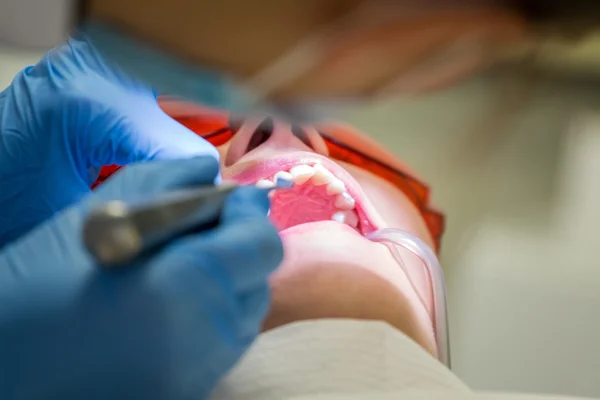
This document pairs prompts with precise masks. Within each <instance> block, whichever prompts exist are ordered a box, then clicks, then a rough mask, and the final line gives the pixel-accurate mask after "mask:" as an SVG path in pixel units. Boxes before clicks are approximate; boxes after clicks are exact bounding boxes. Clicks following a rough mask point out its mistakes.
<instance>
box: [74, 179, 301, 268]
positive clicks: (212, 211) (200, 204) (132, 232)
mask: <svg viewBox="0 0 600 400" xmlns="http://www.w3.org/2000/svg"><path fill="white" fill-rule="evenodd" d="M292 186H293V183H292V182H290V181H287V180H284V179H278V180H277V182H276V183H275V186H274V187H273V188H269V189H266V190H273V189H286V188H290V187H292ZM238 187H239V185H237V184H235V183H229V184H223V185H220V186H209V187H208V186H207V187H200V188H195V189H184V190H178V191H173V192H169V193H166V194H164V195H161V196H158V197H155V198H153V199H151V200H146V201H140V202H135V203H127V202H123V201H119V200H115V201H110V202H108V203H105V204H103V205H101V206H99V207H97V208H96V209H94V210H92V212H91V213H90V214H89V216H88V217H87V219H86V221H85V223H84V228H83V242H84V245H85V247H86V248H87V250H88V251H89V252H90V254H91V255H92V256H93V257H94V258H95V259H96V261H97V262H98V263H99V264H100V265H102V266H105V267H111V266H116V265H119V264H123V263H126V262H128V261H131V260H133V259H134V258H135V257H137V256H139V255H142V254H143V253H144V252H145V251H147V250H150V249H152V248H154V247H156V246H158V245H161V244H164V243H165V242H167V241H168V240H170V239H172V238H174V237H176V236H177V235H181V234H184V233H186V232H189V231H191V230H203V229H209V228H211V227H214V226H215V224H216V223H218V220H219V218H220V215H221V211H222V209H223V206H224V204H225V200H226V199H227V197H228V196H229V194H231V192H232V191H234V190H235V189H237V188H238Z"/></svg>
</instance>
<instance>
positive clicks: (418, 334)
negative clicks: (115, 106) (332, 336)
mask: <svg viewBox="0 0 600 400" xmlns="http://www.w3.org/2000/svg"><path fill="white" fill-rule="evenodd" d="M166 110H167V112H169V113H170V114H171V115H173V114H174V113H175V114H176V112H175V111H174V110H169V109H168V108H167V109H166ZM179 112H183V113H185V110H183V109H181V108H180V109H179ZM237 126H238V127H239V129H238V130H237V133H236V134H235V136H234V137H233V139H232V140H230V141H229V142H228V143H227V144H225V145H222V146H220V147H219V148H218V149H219V152H220V154H221V163H222V175H223V178H224V180H235V181H237V182H240V183H243V184H255V185H258V186H262V187H268V186H271V185H273V180H274V179H276V177H278V176H281V177H284V178H287V179H291V180H293V181H294V183H295V186H294V188H293V189H291V190H285V191H277V192H273V193H272V194H273V196H272V198H271V210H270V215H269V218H270V219H271V221H272V222H273V223H274V224H275V226H276V227H277V228H278V230H279V233H280V236H281V238H282V240H283V244H284V248H285V258H284V261H283V264H282V265H281V266H280V268H279V269H278V270H277V271H276V272H275V273H274V274H273V275H272V276H271V280H270V282H271V286H272V300H273V302H272V307H271V310H270V313H269V315H268V317H267V320H266V321H265V324H264V330H268V329H272V328H275V327H277V326H281V325H284V324H286V323H290V322H294V321H299V320H306V319H318V318H336V317H339V318H357V319H375V320H383V321H387V322H388V323H390V324H391V325H393V326H395V327H397V328H398V329H400V330H402V331H403V332H405V333H406V334H407V335H409V336H410V337H411V338H413V339H414V340H415V341H416V342H417V343H419V344H421V345H422V346H423V347H425V348H426V349H427V350H428V351H430V352H431V353H432V354H435V353H436V348H435V337H434V332H433V327H432V319H431V317H430V315H431V314H432V308H433V304H432V293H431V290H432V289H431V283H430V279H429V276H428V274H427V272H426V270H425V267H424V265H423V264H422V263H421V262H420V261H419V260H417V259H416V257H414V256H411V255H410V254H409V253H408V252H406V253H404V254H402V255H403V256H404V262H405V267H406V270H407V271H408V273H405V272H404V271H403V270H402V268H400V267H399V265H398V263H397V262H396V261H395V259H394V258H393V257H392V255H391V253H390V251H389V250H388V249H387V248H386V247H385V246H383V245H382V244H379V243H375V242H372V241H370V240H368V239H366V238H365V237H364V235H365V234H367V233H369V232H372V231H375V230H377V229H380V228H384V227H394V228H400V229H403V230H406V231H408V232H410V233H412V234H414V235H415V236H417V237H419V238H420V239H422V240H423V241H425V242H426V243H428V244H429V245H430V246H432V247H433V241H432V238H431V236H430V234H429V231H428V229H427V227H426V225H425V222H424V221H423V218H422V217H421V214H420V213H419V211H418V210H417V209H416V208H415V207H414V206H413V204H412V203H411V202H410V201H409V199H408V198H407V197H406V195H405V194H404V193H403V192H402V191H400V190H399V189H397V188H396V187H395V186H394V185H392V184H390V183H388V182H387V181H384V180H383V179H381V178H379V177H377V176H375V175H373V174H371V173H369V172H368V171H366V170H363V169H361V168H359V167H356V166H354V165H350V164H346V163H341V162H336V161H334V160H332V159H330V158H329V157H327V150H326V148H325V145H324V143H323V140H322V139H321V137H320V135H319V134H318V133H317V131H316V130H315V129H314V128H312V127H300V126H291V125H290V124H289V123H286V122H282V121H278V120H275V121H273V120H272V119H270V118H248V119H245V120H243V121H240V123H239V124H237ZM323 129H327V127H320V130H321V131H322V130H323ZM342 136H343V137H338V138H337V139H340V140H342V141H343V142H344V143H346V144H351V145H355V146H356V145H360V149H361V150H364V151H365V152H367V153H369V154H372V155H376V156H378V157H379V159H382V158H385V161H386V162H387V163H390V164H395V165H394V166H396V167H399V168H403V169H404V170H405V171H406V167H405V166H402V165H399V163H400V162H399V160H397V159H395V158H394V157H393V156H392V155H391V154H389V153H388V152H387V151H386V150H385V149H383V148H382V147H381V146H380V145H378V144H377V143H374V142H370V141H369V139H366V138H365V137H364V136H362V135H361V134H359V133H358V132H354V131H352V130H350V129H347V130H344V132H343V134H342ZM249 234H251V232H249Z"/></svg>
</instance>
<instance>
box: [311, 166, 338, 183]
mask: <svg viewBox="0 0 600 400" xmlns="http://www.w3.org/2000/svg"><path fill="white" fill-rule="evenodd" d="M313 168H314V169H315V174H314V175H313V177H312V181H311V182H312V184H313V185H315V186H322V185H326V184H328V183H330V182H331V181H333V180H334V179H336V178H335V176H333V174H332V173H331V172H330V171H329V170H328V169H327V168H325V167H324V166H322V165H320V164H315V166H314V167H313Z"/></svg>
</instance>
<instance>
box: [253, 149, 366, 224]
mask: <svg viewBox="0 0 600 400" xmlns="http://www.w3.org/2000/svg"><path fill="white" fill-rule="evenodd" d="M327 161H329V160H327ZM327 165H328V167H329V168H328V167H326V166H325V163H323V162H321V160H318V159H314V158H313V157H311V159H299V160H291V159H289V158H288V159H287V160H277V161H275V160H272V161H271V162H268V163H266V164H263V165H262V166H261V167H260V168H258V171H254V173H252V176H253V178H254V179H252V178H247V179H243V180H244V181H246V183H254V184H255V185H256V186H257V187H261V188H270V187H274V186H275V181H276V180H277V179H279V178H282V179H285V180H288V181H292V182H293V183H294V186H293V188H291V189H285V190H275V191H273V192H271V194H270V197H271V210H270V213H269V218H270V220H271V221H272V222H273V224H274V225H275V226H276V227H277V228H278V230H279V231H283V230H285V229H288V228H291V227H294V226H297V225H301V224H306V223H312V222H319V221H337V222H339V223H342V224H346V225H348V226H350V227H352V228H354V229H355V230H356V231H357V232H359V233H360V234H362V235H366V234H367V233H369V232H371V231H373V230H375V229H376V228H375V227H374V226H373V223H372V222H371V220H370V219H369V218H368V216H367V214H366V212H365V211H364V208H363V207H362V204H361V199H360V198H358V197H359V196H358V195H357V194H353V192H354V193H356V190H353V189H355V188H356V187H357V186H358V183H356V182H355V181H354V180H353V179H352V178H351V177H350V176H349V174H347V173H346V172H345V171H343V169H342V168H341V167H339V166H337V165H335V164H333V163H331V162H328V163H327ZM255 169H257V168H255ZM246 175H247V174H246ZM257 175H258V177H260V179H258V180H256V177H257ZM248 181H249V182H248Z"/></svg>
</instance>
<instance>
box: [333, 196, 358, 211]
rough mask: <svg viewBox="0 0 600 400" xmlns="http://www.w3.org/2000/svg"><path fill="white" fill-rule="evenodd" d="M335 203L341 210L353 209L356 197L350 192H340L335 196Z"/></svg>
mask: <svg viewBox="0 0 600 400" xmlns="http://www.w3.org/2000/svg"><path fill="white" fill-rule="evenodd" d="M334 204H335V207H336V208H339V209H340V210H352V209H354V206H355V202H354V199H353V198H352V196H350V194H349V193H348V192H344V193H341V194H339V195H338V196H337V197H336V198H335V203H334Z"/></svg>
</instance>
